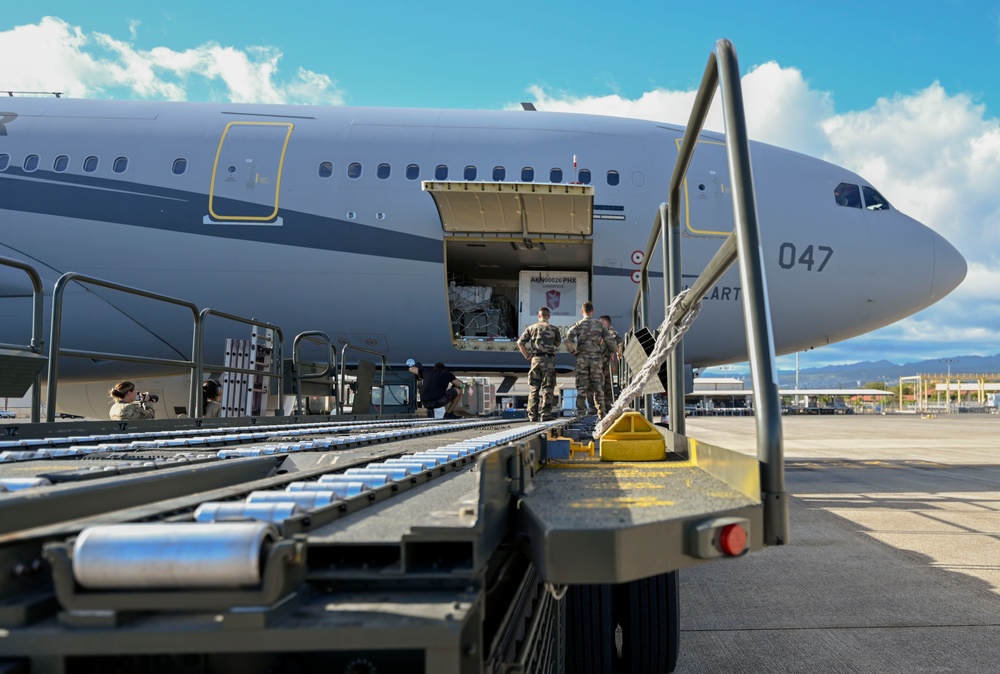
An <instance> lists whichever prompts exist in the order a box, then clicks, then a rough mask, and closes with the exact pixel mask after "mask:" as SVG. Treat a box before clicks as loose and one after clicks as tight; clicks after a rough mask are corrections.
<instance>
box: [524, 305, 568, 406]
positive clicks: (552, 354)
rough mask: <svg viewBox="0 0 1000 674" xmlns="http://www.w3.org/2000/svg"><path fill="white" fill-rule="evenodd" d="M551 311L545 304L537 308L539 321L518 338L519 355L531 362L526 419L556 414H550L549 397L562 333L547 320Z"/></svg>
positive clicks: (552, 394)
mask: <svg viewBox="0 0 1000 674" xmlns="http://www.w3.org/2000/svg"><path fill="white" fill-rule="evenodd" d="M551 315H552V312H550V311H549V309H548V307H542V308H541V309H539V310H538V322H537V323H532V324H531V325H529V326H528V327H526V328H525V329H524V333H522V334H521V336H520V337H519V338H518V340H517V348H518V349H520V351H521V355H522V356H524V357H525V359H527V360H528V361H530V362H531V369H530V370H529V371H528V421H550V420H552V419H554V418H555V417H553V416H552V401H553V400H554V399H555V388H556V349H558V348H559V342H560V341H561V340H562V337H561V335H560V334H559V328H557V327H556V326H554V325H550V324H549V317H550V316H551ZM539 398H541V400H540V401H539ZM539 403H541V409H539Z"/></svg>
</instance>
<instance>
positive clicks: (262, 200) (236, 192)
mask: <svg viewBox="0 0 1000 674" xmlns="http://www.w3.org/2000/svg"><path fill="white" fill-rule="evenodd" d="M293 126H294V125H292V124H290V123H287V122H230V123H229V124H227V125H226V128H225V130H224V131H223V132H222V138H221V139H220V140H219V149H218V151H217V152H216V154H215V166H214V167H213V168H212V186H211V189H210V191H209V194H208V213H209V215H208V219H210V221H211V222H223V223H233V222H247V223H277V222H278V221H279V219H278V217H277V216H278V197H279V195H280V193H281V170H282V166H283V165H284V161H285V151H286V150H287V148H288V139H289V138H290V137H291V135H292V128H293ZM208 219H207V220H208Z"/></svg>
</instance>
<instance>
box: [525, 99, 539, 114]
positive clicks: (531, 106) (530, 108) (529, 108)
mask: <svg viewBox="0 0 1000 674" xmlns="http://www.w3.org/2000/svg"><path fill="white" fill-rule="evenodd" d="M521 109H522V110H527V111H528V112H538V111H537V110H536V109H535V104H534V103H525V102H524V101H522V102H521Z"/></svg>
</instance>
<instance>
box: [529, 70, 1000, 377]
mask: <svg viewBox="0 0 1000 674" xmlns="http://www.w3.org/2000/svg"><path fill="white" fill-rule="evenodd" d="M742 89H743V96H744V102H745V108H746V115H747V128H748V130H749V132H750V136H751V137H752V138H753V139H755V140H760V141H763V142H766V143H771V144H773V145H778V146H781V147H786V148H789V149H791V150H796V151H798V152H803V153H805V154H809V155H813V156H817V157H821V158H823V159H826V160H828V161H831V162H833V163H835V164H839V165H841V166H844V167H846V168H848V169H851V170H852V171H855V172H857V173H858V174H860V175H862V176H864V177H865V178H866V179H867V180H869V181H871V182H872V184H874V185H875V186H876V187H877V188H878V189H879V190H880V191H881V192H882V193H883V194H884V196H885V197H886V198H888V199H889V201H890V202H892V204H893V205H894V206H896V207H897V208H899V209H900V210H902V211H903V212H905V213H907V214H909V215H910V216H912V217H914V218H916V219H917V220H920V221H921V222H923V223H925V224H927V225H928V226H930V227H931V228H932V229H934V230H936V231H938V232H939V233H941V234H943V235H944V236H945V237H946V238H947V239H948V240H949V241H951V243H952V244H954V245H955V246H956V247H957V248H958V249H959V251H960V252H961V253H962V254H963V255H964V256H965V257H966V260H968V262H969V273H968V276H967V278H966V281H965V282H964V283H963V285H961V286H959V288H958V289H957V290H956V291H954V292H953V293H952V294H951V295H949V296H948V297H946V298H945V299H944V300H942V301H941V302H939V303H938V304H936V305H934V306H932V307H930V308H929V309H926V310H924V311H922V312H920V313H919V314H916V315H915V316H912V317H910V318H908V319H905V320H903V321H900V322H898V323H896V324H894V325H892V326H888V327H886V328H883V329H882V330H878V331H876V332H874V333H872V334H870V335H865V336H862V337H858V338H855V339H853V340H850V341H849V342H847V343H845V344H842V345H833V346H831V347H824V348H823V349H821V350H818V351H817V353H816V354H815V356H814V357H817V358H818V357H821V356H820V352H822V353H823V356H826V357H827V358H828V359H829V360H830V361H831V362H849V361H851V360H852V355H851V353H852V352H854V353H857V354H861V353H864V354H865V355H864V356H863V357H864V358H868V357H872V356H874V357H875V358H888V359H891V360H894V361H896V362H903V361H913V360H919V359H921V358H923V357H936V356H939V355H961V354H963V353H965V354H979V355H987V354H994V353H997V352H1000V340H998V333H1000V292H998V290H1000V271H997V270H998V269H1000V264H998V262H1000V198H998V197H997V185H1000V122H998V120H997V118H996V117H988V116H987V114H986V109H985V107H984V106H982V105H980V104H977V103H976V102H975V101H974V100H973V99H972V98H971V97H970V96H968V95H966V94H963V93H958V94H949V93H948V92H946V91H945V90H944V89H943V88H942V87H941V86H940V85H939V84H938V83H936V82H935V83H932V84H930V85H929V86H928V87H927V88H926V89H924V90H923V91H919V92H917V93H915V94H912V95H895V96H891V97H887V98H882V99H879V100H878V101H877V102H876V103H875V104H874V105H873V106H872V107H871V108H870V109H868V110H862V111H857V112H849V113H844V114H838V113H836V111H835V108H834V100H833V97H832V96H831V95H830V94H829V93H827V92H820V91H814V90H812V89H811V88H810V87H809V85H808V83H807V82H806V81H805V80H804V79H803V77H802V73H801V72H799V71H798V70H797V69H794V68H783V67H781V66H779V65H778V64H776V63H765V64H763V65H760V66H756V67H754V68H752V69H751V70H750V72H748V73H747V74H746V75H745V76H744V77H743V79H742ZM531 93H532V94H533V95H534V96H535V99H536V107H538V108H539V109H540V110H560V111H569V112H587V113H597V114H610V115H616V116H623V117H638V118H643V119H652V120H658V121H662V122H668V123H674V124H685V123H686V122H687V118H688V115H689V114H690V109H691V105H692V103H693V101H694V92H691V91H663V90H658V91H654V92H649V93H645V94H643V95H642V96H640V97H639V98H637V99H635V100H629V99H626V98H623V97H621V96H605V97H589V98H573V97H566V96H556V95H553V94H551V93H547V92H545V91H543V90H541V89H539V88H533V89H532V90H531ZM718 98H719V97H718V96H716V99H715V101H714V103H713V109H712V111H711V114H710V115H709V119H708V121H707V122H706V128H709V129H713V130H719V131H721V130H722V121H721V117H720V111H719V109H720V105H719V100H718ZM900 349H904V350H907V351H908V352H909V353H911V354H912V356H907V355H905V354H902V353H900V352H899V350H900ZM880 350H881V354H882V355H878V353H879V351H880ZM860 359H862V358H861V357H854V358H853V360H860Z"/></svg>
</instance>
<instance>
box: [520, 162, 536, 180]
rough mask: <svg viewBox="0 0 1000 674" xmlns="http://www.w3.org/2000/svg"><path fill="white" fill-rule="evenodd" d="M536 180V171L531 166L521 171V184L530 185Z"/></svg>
mask: <svg viewBox="0 0 1000 674" xmlns="http://www.w3.org/2000/svg"><path fill="white" fill-rule="evenodd" d="M534 179H535V169H533V168H531V167H530V166H525V167H524V168H523V169H521V182H522V183H530V182H532V181H533V180H534Z"/></svg>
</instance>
